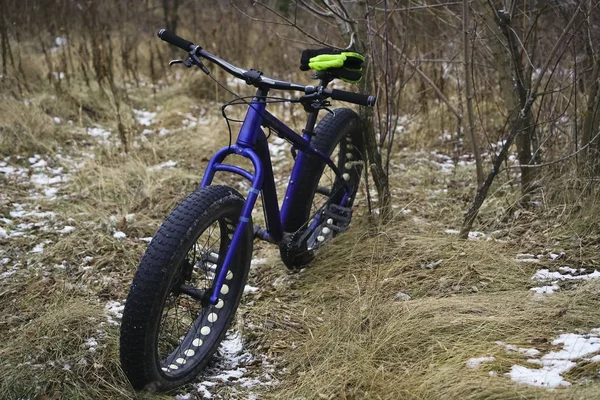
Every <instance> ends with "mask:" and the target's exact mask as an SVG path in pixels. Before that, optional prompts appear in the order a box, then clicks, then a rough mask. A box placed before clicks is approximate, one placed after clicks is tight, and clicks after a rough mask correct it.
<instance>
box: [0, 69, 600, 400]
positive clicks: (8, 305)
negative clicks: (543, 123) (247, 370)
mask: <svg viewBox="0 0 600 400" xmlns="http://www.w3.org/2000/svg"><path fill="white" fill-rule="evenodd" d="M181 80H183V79H181ZM204 83H206V81H204ZM211 90H212V89H211ZM94 93H95V94H94ZM202 95H203V93H202V92H199V93H195V92H193V93H189V92H188V91H187V89H186V87H184V86H183V85H179V84H174V85H171V86H169V87H166V88H164V89H161V88H160V87H158V86H142V87H140V88H137V89H131V90H130V91H129V93H128V101H129V102H128V103H127V104H129V105H128V106H125V110H124V111H123V115H124V122H125V124H126V125H127V130H128V135H129V139H130V141H131V144H132V146H131V148H130V151H129V153H127V154H125V153H124V152H123V149H122V148H121V147H117V146H114V145H110V146H104V145H98V144H97V143H96V142H94V141H93V139H91V138H90V137H89V136H87V135H86V128H88V127H91V126H94V125H99V126H103V127H106V128H111V129H113V132H115V129H116V121H115V118H114V116H112V115H111V112H112V109H111V107H110V105H106V104H105V105H104V106H102V107H101V106H99V105H100V104H101V103H102V102H103V99H105V98H104V97H103V96H104V95H102V94H100V92H93V93H92V92H91V93H86V92H84V91H83V90H79V91H76V90H73V91H72V92H71V93H70V94H69V95H68V96H67V95H62V96H55V97H52V95H48V94H45V93H41V94H37V95H33V94H32V95H31V99H29V104H30V105H29V106H27V107H23V102H22V100H14V99H12V100H10V101H5V102H2V103H0V104H2V105H1V106H0V120H1V121H2V125H1V126H0V129H1V131H0V133H2V135H1V138H0V140H1V141H2V143H1V144H2V146H1V148H2V151H3V155H10V156H11V157H13V158H11V160H12V161H14V162H15V163H16V164H18V165H22V166H27V157H29V156H32V155H33V154H35V153H40V154H43V155H45V156H48V157H50V158H51V159H55V160H56V163H57V165H59V164H60V162H61V161H60V160H59V159H58V157H57V155H58V154H64V153H72V154H73V155H77V157H79V158H78V160H80V161H81V162H83V164H82V165H81V166H80V167H79V168H78V169H74V170H71V171H70V172H71V175H70V180H69V182H68V183H67V184H66V186H65V187H64V188H62V189H61V191H60V192H59V195H68V197H66V198H60V197H59V199H57V200H54V201H49V200H45V199H40V198H32V196H31V193H30V191H31V187H28V186H21V185H19V184H16V183H15V182H12V181H10V180H6V179H5V180H2V181H0V183H1V184H2V189H3V190H2V192H3V194H2V196H3V197H0V214H1V216H4V217H9V216H10V211H11V210H12V207H13V206H12V204H13V203H15V202H24V203H25V202H27V203H28V204H31V205H32V207H33V206H36V207H38V208H39V211H49V210H51V211H54V212H56V218H55V220H53V221H52V223H53V224H54V225H55V226H57V227H62V226H64V225H66V224H68V225H71V226H74V227H75V228H76V230H75V233H74V234H71V235H59V234H57V233H56V232H55V231H54V230H52V229H54V228H52V229H49V230H44V229H45V228H43V227H40V228H39V231H38V232H35V234H32V235H30V236H24V237H16V238H11V239H2V238H0V244H1V245H2V251H3V253H1V254H0V255H1V256H2V257H10V258H11V259H14V260H16V261H15V262H17V263H18V264H19V270H18V272H16V273H15V274H13V275H11V276H9V277H5V278H3V279H2V280H0V310H1V311H0V341H1V342H2V343H3V344H2V345H1V346H0V371H1V372H0V393H1V394H2V395H1V396H0V397H3V398H35V397H36V396H46V397H45V398H46V399H48V398H50V399H59V398H63V399H96V398H107V399H109V398H115V399H117V398H148V399H160V398H172V396H167V395H158V394H148V393H135V392H133V391H132V390H131V389H130V387H129V385H128V383H127V381H126V379H125V378H124V377H123V375H122V373H121V371H120V368H119V365H118V327H116V326H114V325H112V324H111V323H109V322H108V319H107V316H106V312H105V310H104V307H105V305H106V304H107V302H108V301H122V300H123V299H124V298H125V296H126V294H127V291H128V285H129V283H130V282H131V278H132V276H133V273H134V271H135V268H136V266H137V263H138V260H139V257H140V256H141V254H142V253H143V251H144V248H145V246H146V244H145V242H142V241H140V240H138V238H142V237H148V236H151V235H152V234H153V232H154V231H155V230H156V228H157V226H158V224H160V222H161V221H162V220H163V218H164V217H165V216H166V215H167V214H168V212H169V211H170V210H171V209H172V208H173V207H174V206H175V204H176V203H177V202H178V201H180V200H181V199H182V198H183V197H184V196H185V195H186V194H187V193H188V192H190V191H191V190H193V189H194V188H195V187H197V185H198V184H199V181H200V178H201V176H202V171H203V168H204V166H205V165H206V161H207V157H209V156H210V154H212V152H213V151H214V150H215V149H217V148H219V147H221V146H223V145H225V144H226V143H227V141H228V137H227V132H226V129H225V124H224V123H222V122H217V121H218V118H217V115H218V113H219V110H218V109H217V110H215V108H214V107H213V105H212V104H208V103H205V102H198V101H197V97H200V96H202ZM73 99H78V100H75V101H74V100H73ZM198 104H199V106H198ZM156 106H160V107H162V108H160V109H157V110H156V111H157V116H156V118H155V120H156V121H157V123H156V125H155V126H153V129H155V130H156V131H158V130H160V129H166V130H168V131H169V134H167V135H166V136H160V135H157V134H151V135H142V134H141V132H142V131H143V129H144V127H143V126H139V125H137V124H136V123H135V120H134V118H133V108H136V109H147V110H154V109H155V107H156ZM87 108H90V109H93V110H96V112H94V113H89V112H87V113H86V111H85V109H87ZM284 112H285V113H287V112H288V111H287V110H284ZM431 112H432V113H435V112H437V111H436V110H432V111H431ZM188 113H190V114H192V116H194V117H195V118H196V119H195V120H193V119H189V118H188V116H187V114H188ZM181 114H183V115H181ZM432 115H434V114H432ZM53 117H60V118H61V119H62V120H63V123H61V124H56V123H55V122H54V120H53ZM184 118H185V119H188V120H190V121H195V122H196V125H195V126H194V127H190V125H189V123H188V125H183V124H182V119H184ZM289 118H290V119H291V114H290V115H289ZM69 119H70V120H73V121H74V122H73V125H65V124H64V121H67V120H69ZM433 119H435V118H433ZM204 121H208V124H207V125H204V124H203V123H204ZM200 122H203V123H200ZM421 122H422V121H421ZM421 122H419V121H415V122H414V123H415V124H416V123H421ZM423 129H424V130H425V128H423ZM436 129H437V128H436ZM416 134H417V135H418V134H420V133H419V131H417V133H416ZM421 139H422V137H419V138H417V139H415V138H405V137H403V138H402V141H411V142H412V141H413V140H414V141H415V142H416V141H417V140H421ZM431 140H432V142H431V143H433V142H434V141H435V140H437V139H435V138H432V139H431ZM136 143H137V144H136ZM7 144H10V145H9V146H7ZM90 154H93V155H94V157H93V158H91V157H90ZM17 155H19V156H22V157H25V158H23V159H20V160H16V161H15V159H14V157H15V156H17ZM432 157H433V156H432V155H431V154H430V153H429V152H421V153H417V152H413V151H401V150H400V149H397V152H396V153H395V155H394V158H393V162H392V165H391V168H392V169H391V170H392V175H391V176H392V187H393V190H392V191H393V205H394V207H395V208H394V218H393V219H392V220H391V221H390V222H388V223H386V224H385V225H378V224H377V222H376V219H375V218H373V217H370V216H368V215H366V214H365V213H364V210H365V209H366V201H365V197H366V196H365V191H364V189H363V190H362V195H361V196H362V198H361V199H359V201H358V211H357V212H356V217H355V219H354V220H353V224H352V227H351V229H350V230H349V231H348V232H346V233H345V234H344V235H342V236H340V237H338V238H337V239H336V240H334V242H333V243H332V244H331V246H328V247H326V248H324V249H323V250H322V251H321V252H320V254H319V256H318V259H317V261H316V262H315V263H314V265H313V266H312V267H310V268H307V269H306V270H304V271H302V272H300V273H296V274H290V273H288V272H287V271H286V270H285V267H283V264H282V263H281V261H280V260H279V255H278V252H277V250H276V248H274V247H273V246H270V245H266V244H263V243H256V245H255V249H256V251H255V257H256V258H265V259H266V262H264V263H262V264H258V265H256V266H255V267H253V269H252V271H251V274H250V283H251V284H252V285H253V286H258V287H260V288H261V290H260V292H259V293H258V294H255V295H248V296H247V297H246V299H245V301H244V304H243V305H242V306H241V307H240V311H239V316H238V326H239V327H240V328H241V330H242V332H243V338H244V341H245V344H246V347H248V348H249V349H251V351H253V352H254V353H255V354H258V355H261V356H265V357H268V359H269V360H271V362H272V363H274V364H276V366H277V370H276V372H275V375H276V377H277V379H278V380H279V381H280V385H279V386H276V387H258V388H254V389H252V390H253V391H254V392H255V393H256V394H257V396H258V398H274V399H275V398H293V399H301V398H305V399H313V398H314V399H318V398H330V399H337V398H340V399H363V398H365V399H367V398H368V399H399V398H407V399H408V398H414V399H439V398H486V399H489V398H498V399H505V398H591V397H594V396H595V393H596V391H597V388H598V378H597V372H598V371H597V368H596V367H594V365H593V364H581V365H578V366H577V368H576V369H574V370H573V371H571V373H570V375H569V379H570V380H571V381H572V382H573V383H574V384H573V385H572V386H571V387H569V388H564V389H559V390H556V391H554V392H548V391H546V390H542V389H535V388H531V387H527V386H522V385H518V384H516V383H513V382H511V381H510V379H509V378H508V377H506V376H504V375H503V374H504V373H505V372H507V371H508V370H509V369H510V367H511V366H512V365H515V364H521V365H527V364H525V363H526V359H525V357H524V356H522V355H521V354H519V353H516V352H507V351H506V350H505V349H504V348H503V347H501V346H498V345H497V344H496V342H497V341H504V342H506V343H510V344H514V345H517V346H523V347H537V348H539V349H540V350H542V349H544V350H548V349H550V348H551V346H550V345H549V344H548V342H547V341H551V340H552V339H553V338H554V337H556V336H557V335H558V334H560V333H562V332H589V329H591V328H594V327H597V321H598V320H599V319H600V315H599V313H600V311H599V310H600V307H599V306H600V304H599V302H600V298H598V296H597V293H598V289H599V288H600V286H599V285H598V284H597V283H594V282H590V283H581V284H579V285H574V286H571V287H570V288H568V290H567V289H565V290H563V291H562V292H560V293H558V294H555V295H553V296H547V297H544V298H543V299H542V300H537V299H535V298H534V297H533V296H532V294H531V292H530V291H529V288H530V287H531V286H532V282H531V280H530V277H531V276H532V274H533V273H534V272H535V271H536V270H537V269H539V268H541V267H542V266H547V267H551V268H556V267H557V266H559V265H563V264H562V263H564V264H565V265H570V266H572V267H577V266H582V265H583V266H587V267H589V266H592V267H593V266H594V265H595V264H593V263H594V262H597V261H596V260H597V259H598V258H597V257H598V243H599V242H598V238H597V218H595V217H596V216H597V215H598V212H597V211H596V210H597V209H598V204H600V203H598V202H597V201H595V200H594V199H595V197H594V196H591V195H589V193H585V196H577V193H579V194H582V193H584V192H583V191H582V190H579V192H577V189H580V188H579V187H575V186H573V190H572V191H570V192H569V193H566V192H565V191H562V192H561V191H560V190H558V189H555V191H553V192H552V193H545V195H546V197H547V199H549V201H545V202H544V207H545V208H542V209H539V210H519V211H518V212H514V211H512V210H513V209H514V204H516V202H517V201H518V197H517V196H516V195H515V194H514V193H515V192H514V190H513V189H516V187H515V186H511V185H514V184H515V183H514V181H513V179H514V177H513V178H511V177H510V176H508V177H507V176H505V175H503V176H501V177H500V180H499V182H498V184H497V185H496V186H495V187H494V188H495V190H494V193H493V195H492V196H491V198H490V199H489V201H488V202H487V203H486V206H485V208H484V209H483V210H482V213H481V216H480V219H479V220H478V223H479V228H478V229H481V230H482V231H485V232H487V233H491V232H492V231H495V232H496V234H495V236H496V237H498V238H501V239H502V240H504V242H500V241H495V240H490V241H486V240H479V241H466V242H465V241H459V240H458V239H456V237H455V236H454V235H451V234H446V233H444V231H445V230H446V229H448V228H456V227H457V226H458V224H459V223H460V221H461V219H462V215H463V212H464V210H465V208H466V205H467V204H468V202H469V201H470V198H471V195H472V193H473V190H474V183H473V179H472V177H473V170H472V167H471V166H458V167H457V168H456V169H455V170H453V171H452V172H451V173H443V172H441V171H440V167H439V165H438V164H436V163H433V162H432ZM169 160H173V161H176V162H177V165H176V166H175V167H173V168H165V169H157V170H151V169H150V168H152V167H154V166H157V165H159V164H161V163H164V162H166V161H169ZM12 161H11V162H12ZM65 165H66V164H65ZM285 169H286V167H285V166H284V168H283V170H285ZM0 179H3V178H1V177H0ZM222 179H223V180H222V181H224V182H226V183H230V184H232V185H236V186H237V184H238V182H236V180H235V179H231V178H222ZM558 186H560V184H559V185H558ZM548 187H550V188H552V186H548ZM238 188H239V187H238ZM444 189H445V191H444ZM561 193H562V194H561ZM574 193H575V194H574ZM567 194H569V196H570V197H568V196H567ZM561 196H562V197H561ZM550 199H551V201H550ZM574 199H575V200H574ZM574 204H575V205H574ZM577 207H579V210H584V211H585V212H583V211H578V209H577ZM409 210H410V211H409ZM129 214H135V216H134V217H128V215H129ZM257 220H259V219H257ZM25 222H32V223H33V222H36V220H35V219H31V221H30V220H25ZM115 231H122V232H124V233H126V234H127V238H126V239H124V240H119V239H116V238H114V237H113V233H114V232H115ZM595 235H596V236H595ZM41 240H49V241H50V242H48V243H47V244H46V246H45V251H44V253H43V254H30V253H27V251H30V250H31V249H32V248H33V247H34V246H35V245H36V244H37V243H38V242H39V241H41ZM556 242H558V243H559V244H555V243H556ZM547 247H548V248H552V249H553V250H556V251H565V253H566V257H565V258H564V259H563V260H561V261H560V263H551V262H549V261H548V262H545V263H540V264H526V263H517V262H515V255H516V254H517V253H522V252H529V251H531V252H535V251H541V250H543V249H545V248H547ZM85 257H92V259H91V261H86V262H84V261H83V260H84V258H85ZM433 264H435V265H436V267H435V268H432V269H430V268H428V266H431V265H433ZM2 268H4V267H2ZM592 269H593V268H592ZM2 271H3V272H4V270H2ZM399 292H402V293H405V294H408V295H409V296H410V297H411V300H409V301H400V300H398V298H397V294H398V293H399ZM90 338H94V339H95V340H96V341H97V342H98V345H97V346H95V351H90V346H88V345H86V342H88V340H89V339H90ZM491 355H493V356H494V357H495V361H493V362H491V363H487V364H483V365H482V366H481V367H480V368H479V369H468V368H467V367H466V365H465V363H466V361H467V360H468V359H469V358H471V357H481V356H491ZM67 364H68V365H70V368H65V365H67ZM491 371H494V372H495V373H496V375H495V376H490V372H491ZM191 390H193V388H191V387H188V388H184V391H191ZM229 393H230V391H229V389H223V391H222V392H220V393H216V395H217V396H220V397H221V398H227V397H228V396H229ZM245 395H246V392H243V393H242V394H241V395H240V396H242V397H241V398H243V396H245ZM39 398H44V397H39Z"/></svg>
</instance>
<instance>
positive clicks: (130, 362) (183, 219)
mask: <svg viewBox="0 0 600 400" xmlns="http://www.w3.org/2000/svg"><path fill="white" fill-rule="evenodd" d="M243 205H244V198H243V197H242V196H241V195H240V194H239V193H238V192H237V191H235V190H234V189H232V188H229V187H226V186H208V187H206V188H202V189H199V190H196V191H195V192H193V193H191V194H190V195H189V196H188V197H187V198H186V199H185V200H183V201H182V202H181V203H180V204H179V205H178V206H177V207H176V208H175V210H173V212H172V213H171V214H170V215H169V217H168V218H167V219H166V220H165V222H163V224H162V225H161V227H160V228H159V230H158V232H157V233H156V235H155V236H154V238H153V239H152V241H151V242H150V244H149V246H148V248H147V250H146V253H145V254H144V257H143V258H142V260H141V262H140V266H139V269H138V270H137V272H136V274H135V277H134V279H133V282H132V284H131V289H130V292H129V295H128V297H127V301H126V303H125V309H124V311H123V319H122V324H121V334H120V359H121V366H122V368H123V371H124V372H125V374H126V376H127V378H128V379H129V381H130V382H131V384H132V386H133V387H134V388H135V389H146V390H153V391H155V390H159V391H165V390H171V389H174V388H176V387H179V386H181V385H183V384H185V383H187V382H189V381H190V380H192V379H194V378H195V377H196V376H197V375H198V374H199V373H200V371H201V370H202V369H203V368H204V366H205V365H206V364H207V363H208V361H209V360H210V358H211V357H212V355H213V354H214V352H215V351H216V350H217V348H218V346H219V344H220V342H221V340H222V339H223V337H224V335H225V333H226V331H227V329H228V327H229V325H230V324H231V321H232V319H233V316H234V315H235V311H236V309H237V306H238V304H239V302H240V299H241V296H242V293H243V289H244V286H245V283H246V279H247V277H248V271H249V269H250V261H251V258H252V243H253V232H252V222H251V221H249V222H248V224H247V225H246V227H247V229H246V231H245V233H244V236H243V237H242V240H241V242H240V244H239V246H238V249H237V252H236V255H235V259H234V260H233V262H232V265H231V266H230V272H231V273H232V275H231V278H227V279H230V280H229V281H227V284H228V293H227V294H222V295H221V296H220V298H222V299H223V300H224V303H223V304H221V308H220V309H219V310H218V312H219V313H220V314H219V317H218V319H217V321H216V322H214V324H212V325H211V326H212V327H213V329H212V330H211V331H210V333H209V334H207V336H200V334H199V333H198V332H199V331H198V327H199V325H197V324H198V323H202V321H205V322H204V323H206V320H207V318H208V320H212V319H214V317H213V316H212V315H214V314H209V312H210V313H212V312H213V311H212V310H213V309H212V308H211V309H210V311H207V310H208V307H213V308H214V307H216V306H208V305H200V304H201V303H200V302H198V303H196V304H194V303H193V301H195V300H193V301H190V300H189V298H188V297H184V296H185V295H183V294H182V293H181V292H179V291H178V290H176V289H175V287H179V286H177V285H179V284H184V283H185V282H187V281H185V282H184V279H186V278H185V277H183V276H184V275H185V273H184V272H182V271H183V270H186V271H188V273H189V276H188V277H191V276H192V274H197V272H194V271H196V270H197V269H198V268H200V267H198V265H203V266H204V269H203V270H204V271H205V270H206V265H209V264H208V263H207V262H204V261H200V260H199V259H198V260H196V259H194V262H193V263H190V261H189V258H190V254H191V249H194V254H195V251H196V248H197V247H196V241H197V240H198V238H199V237H200V236H201V235H203V234H204V233H205V231H207V229H208V228H209V227H211V226H219V227H221V228H220V229H219V235H217V236H219V237H220V240H219V243H220V244H219V247H218V248H219V250H218V253H219V254H218V257H217V258H218V262H216V263H214V264H210V265H213V268H214V269H216V271H217V273H218V270H219V268H220V265H221V264H222V260H223V259H224V257H225V252H226V249H227V248H228V247H229V242H228V241H227V240H228V239H229V240H230V239H231V236H232V232H233V230H234V229H235V225H236V224H237V221H238V220H239V216H240V214H241V211H242V207H243ZM215 224H216V225H215ZM202 237H204V236H202ZM223 243H224V244H223ZM208 246H209V245H208ZM210 254H211V255H214V254H215V252H210ZM215 257H216V256H215ZM201 263H202V264H201ZM190 266H191V267H190ZM211 274H212V276H213V278H214V275H216V274H215V273H211ZM206 275H207V276H208V274H206ZM228 277H229V274H228ZM190 279H191V278H190ZM202 280H203V282H206V276H205V277H203V278H202ZM209 284H210V282H209ZM222 293H223V291H222ZM173 296H175V302H176V305H175V308H176V312H175V317H176V318H177V317H178V314H177V310H178V309H179V307H180V303H179V301H180V299H183V300H181V303H182V304H184V305H187V304H192V305H194V307H198V306H199V307H200V308H199V311H198V317H196V316H195V315H193V316H191V315H190V318H191V320H193V321H194V323H192V325H191V326H189V332H186V331H184V333H186V334H185V337H184V338H183V339H182V340H181V341H180V342H179V344H177V343H175V344H173V345H174V346H176V347H175V350H173V352H172V353H171V354H170V355H168V356H166V357H165V358H164V359H162V357H163V356H162V355H161V354H159V352H161V350H159V344H160V345H161V346H163V344H162V342H160V341H159V333H161V334H162V333H163V332H162V331H161V329H164V326H162V325H161V323H162V322H163V319H166V318H167V316H168V312H169V311H167V313H166V314H164V315H163V312H164V310H167V307H169V304H167V298H169V301H171V297H173ZM190 314H191V313H190ZM186 317H187V315H182V319H184V318H186ZM193 318H197V319H196V320H194V319H193ZM211 322H212V321H211ZM164 323H165V324H167V322H164ZM161 326H162V328H161ZM186 326H187V325H186ZM178 328H179V325H178V323H177V324H176V325H175V329H178ZM171 329H173V328H172V327H171ZM186 329H188V328H186ZM193 335H197V336H198V337H202V338H203V339H204V341H203V342H204V346H203V347H199V348H194V349H195V354H193V357H190V359H189V360H186V362H184V364H185V365H182V364H178V366H179V367H180V368H175V369H177V371H175V370H171V369H170V367H169V368H168V369H167V370H166V372H165V365H167V367H168V364H169V363H170V361H168V360H169V358H170V359H171V360H173V359H174V357H178V356H175V354H176V352H178V353H177V354H182V352H186V351H187V354H192V353H191V352H189V350H185V348H183V349H182V347H183V346H184V343H185V342H186V341H187V342H188V343H189V341H190V339H191V338H193V337H194V336H193ZM167 343H170V344H172V341H171V342H169V341H167ZM169 348H170V346H169ZM169 351H170V350H169ZM167 354H169V352H167ZM165 361H166V362H167V364H165ZM187 361H189V363H188V362H187ZM161 362H162V364H161Z"/></svg>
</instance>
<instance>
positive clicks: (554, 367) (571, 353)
mask: <svg viewBox="0 0 600 400" xmlns="http://www.w3.org/2000/svg"><path fill="white" fill-rule="evenodd" d="M598 333H599V330H598V329H593V330H592V331H591V333H589V334H574V333H565V334H562V335H560V336H559V337H558V338H556V339H555V340H554V341H552V344H553V345H554V346H560V345H562V349H561V350H557V351H551V352H549V353H547V354H544V355H543V356H542V357H540V358H529V359H528V360H527V362H528V363H530V364H538V365H540V366H541V368H527V367H524V366H522V365H513V366H512V368H511V370H510V372H508V373H507V374H506V375H507V376H509V377H510V378H511V379H512V380H513V381H515V382H519V383H523V384H527V385H532V386H540V387H546V388H557V387H559V386H569V385H571V382H569V381H567V380H566V379H565V378H564V377H563V376H562V374H564V373H566V372H568V371H570V370H571V369H573V368H574V367H575V366H576V365H577V362H578V361H582V360H585V361H590V362H598V361H600V355H595V356H593V357H591V358H589V359H588V358H586V357H587V356H589V355H591V354H594V353H598V352H600V337H598ZM498 344H501V345H504V346H505V347H506V349H507V350H509V351H510V350H513V349H515V350H516V351H518V352H520V353H522V354H525V355H527V356H529V357H536V356H539V355H540V354H541V352H540V351H539V350H537V349H533V348H530V349H528V348H517V347H516V346H512V345H506V344H504V343H503V342H498Z"/></svg>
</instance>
